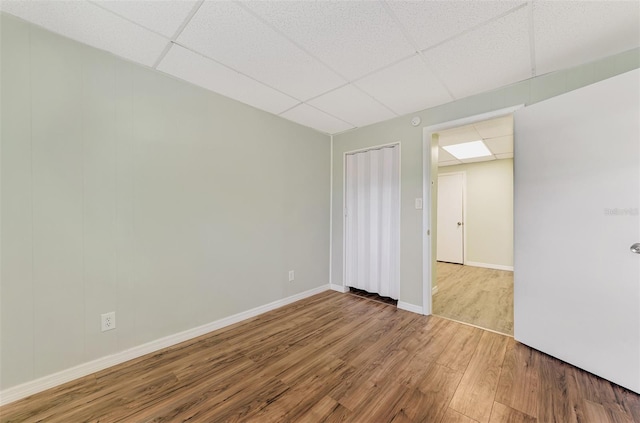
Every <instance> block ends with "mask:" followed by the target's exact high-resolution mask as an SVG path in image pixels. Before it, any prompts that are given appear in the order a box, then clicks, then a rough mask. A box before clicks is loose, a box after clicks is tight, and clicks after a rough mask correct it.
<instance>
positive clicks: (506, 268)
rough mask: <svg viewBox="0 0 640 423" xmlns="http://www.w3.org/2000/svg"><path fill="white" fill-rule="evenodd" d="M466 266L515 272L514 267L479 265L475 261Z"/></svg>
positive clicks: (467, 263) (468, 262) (466, 263)
mask: <svg viewBox="0 0 640 423" xmlns="http://www.w3.org/2000/svg"><path fill="white" fill-rule="evenodd" d="M464 265H465V266H473V267H484V268H485V269H496V270H507V271H509V272H513V266H505V265H503V264H489V263H478V262H475V261H466V262H465V263H464Z"/></svg>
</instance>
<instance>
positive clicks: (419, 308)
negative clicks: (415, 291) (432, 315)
mask: <svg viewBox="0 0 640 423" xmlns="http://www.w3.org/2000/svg"><path fill="white" fill-rule="evenodd" d="M398 308H399V309H400V310H406V311H410V312H412V313H418V314H424V313H423V311H422V306H417V305H415V304H410V303H405V302H404V301H400V300H398Z"/></svg>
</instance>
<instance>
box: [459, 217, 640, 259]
mask: <svg viewBox="0 0 640 423" xmlns="http://www.w3.org/2000/svg"><path fill="white" fill-rule="evenodd" d="M458 226H462V222H458ZM638 248H640V244H638ZM638 251H639V252H640V250H638Z"/></svg>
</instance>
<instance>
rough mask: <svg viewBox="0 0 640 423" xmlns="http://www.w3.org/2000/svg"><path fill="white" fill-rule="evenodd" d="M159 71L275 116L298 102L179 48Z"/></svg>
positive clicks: (160, 66) (165, 60) (174, 49)
mask: <svg viewBox="0 0 640 423" xmlns="http://www.w3.org/2000/svg"><path fill="white" fill-rule="evenodd" d="M158 70H160V71H162V72H165V73H168V74H169V75H173V76H175V77H177V78H180V79H184V80H185V81H189V82H191V83H193V84H196V85H199V86H201V87H203V88H206V89H209V90H211V91H215V92H217V93H219V94H222V95H224V96H227V97H230V98H233V99H235V100H238V101H241V102H243V103H246V104H249V105H251V106H254V107H257V108H258V109H262V110H266V111H268V112H271V113H274V114H278V113H280V112H282V111H284V110H286V109H288V108H290V107H293V106H294V105H296V104H297V103H298V101H297V100H295V99H293V98H291V97H289V96H286V95H284V94H282V93H280V92H278V91H276V90H274V89H272V88H269V87H267V86H265V85H263V84H261V83H259V82H256V81H254V80H253V79H251V78H247V77H246V76H244V75H242V74H239V73H238V72H234V71H232V70H231V69H228V68H226V67H224V66H222V65H220V64H218V63H216V62H214V61H213V60H209V59H207V58H206V57H203V56H201V55H199V54H197V53H194V52H192V51H189V50H187V49H185V48H182V47H180V46H178V45H173V46H172V47H171V49H170V50H169V52H168V53H167V55H166V56H165V57H164V59H163V60H162V62H160V64H159V65H158Z"/></svg>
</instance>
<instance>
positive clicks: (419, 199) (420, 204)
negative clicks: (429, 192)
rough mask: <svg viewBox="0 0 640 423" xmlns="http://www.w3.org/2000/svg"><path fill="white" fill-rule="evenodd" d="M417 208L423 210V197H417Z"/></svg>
mask: <svg viewBox="0 0 640 423" xmlns="http://www.w3.org/2000/svg"><path fill="white" fill-rule="evenodd" d="M416 210H422V198H416Z"/></svg>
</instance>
